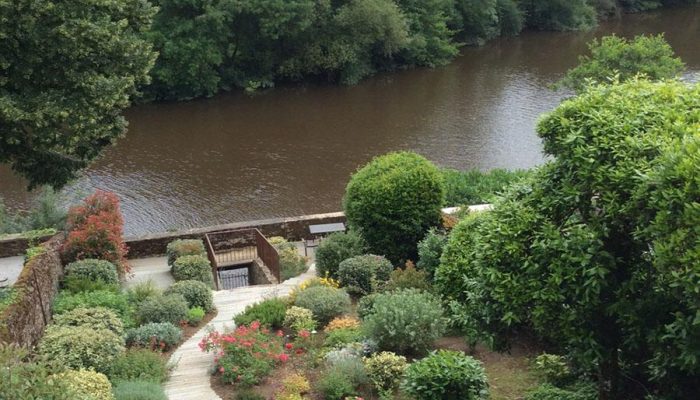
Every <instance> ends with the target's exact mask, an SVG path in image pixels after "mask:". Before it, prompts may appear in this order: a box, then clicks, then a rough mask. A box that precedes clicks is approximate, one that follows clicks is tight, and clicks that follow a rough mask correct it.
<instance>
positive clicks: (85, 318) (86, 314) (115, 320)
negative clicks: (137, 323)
mask: <svg viewBox="0 0 700 400" xmlns="http://www.w3.org/2000/svg"><path fill="white" fill-rule="evenodd" d="M54 323H55V324H56V325H58V326H86V327H88V328H92V329H108V330H110V331H112V332H114V333H116V334H117V335H119V336H121V335H123V334H124V323H123V322H122V321H121V320H120V319H119V316H118V315H117V314H116V313H115V312H114V311H112V310H110V309H108V308H105V307H79V308H75V309H73V310H71V311H68V312H67V313H63V314H59V315H56V318H55V319H54Z"/></svg>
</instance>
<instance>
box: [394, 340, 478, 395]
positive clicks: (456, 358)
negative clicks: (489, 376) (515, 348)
mask: <svg viewBox="0 0 700 400" xmlns="http://www.w3.org/2000/svg"><path fill="white" fill-rule="evenodd" d="M402 388H403V390H404V391H405V392H406V393H408V394H410V395H411V396H412V397H413V398H415V399H416V400H436V399H445V400H486V399H488V398H489V385H488V381H487V380H486V372H484V367H482V365H481V363H480V362H479V361H477V360H475V359H474V358H473V357H470V356H467V355H465V354H464V353H461V352H458V351H451V350H438V351H437V352H433V353H431V354H430V355H428V356H427V357H425V358H423V359H421V360H418V361H416V362H414V363H412V364H411V365H409V366H408V368H407V369H406V373H405V380H404V382H403V384H402Z"/></svg>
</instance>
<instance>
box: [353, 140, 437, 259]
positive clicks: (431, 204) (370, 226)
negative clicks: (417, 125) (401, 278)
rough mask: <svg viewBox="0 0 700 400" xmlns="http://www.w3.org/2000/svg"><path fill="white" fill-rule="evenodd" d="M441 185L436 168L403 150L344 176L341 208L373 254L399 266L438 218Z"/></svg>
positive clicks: (373, 161)
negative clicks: (345, 182)
mask: <svg viewBox="0 0 700 400" xmlns="http://www.w3.org/2000/svg"><path fill="white" fill-rule="evenodd" d="M444 202H445V184H444V178H443V177H442V174H441V173H440V171H439V170H438V169H437V167H435V165H433V164H432V163H431V162H430V161H428V160H426V159H425V158H424V157H422V156H420V155H418V154H415V153H409V152H398V153H389V154H387V155H384V156H381V157H377V158H375V159H374V160H372V161H371V162H370V163H369V164H367V165H366V166H365V167H363V168H362V169H360V170H358V171H357V172H356V173H355V174H354V175H353V176H352V178H351V179H350V182H349V183H348V186H347V188H346V190H345V198H344V208H345V215H346V217H347V220H348V224H349V225H350V227H351V228H353V229H359V230H360V231H361V232H362V235H363V236H364V238H365V240H367V243H368V245H369V250H370V251H371V252H372V253H374V254H383V255H385V256H386V257H387V258H388V259H389V260H390V261H392V263H394V264H402V263H403V262H405V261H406V260H415V259H416V257H417V255H418V254H417V252H416V244H417V243H418V242H419V241H420V240H421V239H422V238H423V237H424V236H425V233H426V232H427V231H428V229H430V228H431V227H434V226H437V225H439V224H440V221H441V215H442V214H441V207H442V206H443V204H444Z"/></svg>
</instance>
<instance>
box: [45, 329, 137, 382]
mask: <svg viewBox="0 0 700 400" xmlns="http://www.w3.org/2000/svg"><path fill="white" fill-rule="evenodd" d="M39 352H40V353H41V354H43V355H45V356H46V357H49V358H50V359H52V360H55V361H57V362H60V363H61V364H63V365H65V366H66V367H68V368H71V369H81V368H85V369H89V368H94V369H95V371H98V372H105V371H107V370H108V369H109V366H110V364H111V363H112V361H114V359H115V358H116V357H117V356H118V355H119V354H121V353H123V352H124V339H123V338H122V337H121V336H120V335H117V334H116V333H114V332H112V331H110V330H107V329H92V328H89V327H86V326H57V325H51V326H49V327H48V328H46V333H45V334H44V337H43V338H42V339H41V342H40V343H39Z"/></svg>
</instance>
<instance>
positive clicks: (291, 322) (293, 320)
mask: <svg viewBox="0 0 700 400" xmlns="http://www.w3.org/2000/svg"><path fill="white" fill-rule="evenodd" d="M283 325H284V326H285V327H286V328H289V329H291V330H292V331H294V332H299V331H301V330H307V331H312V330H314V329H315V328H316V321H314V314H313V313H312V312H311V310H308V309H306V308H301V307H297V306H291V307H290V308H289V309H288V310H287V312H286V313H285V314H284V323H283Z"/></svg>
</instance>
